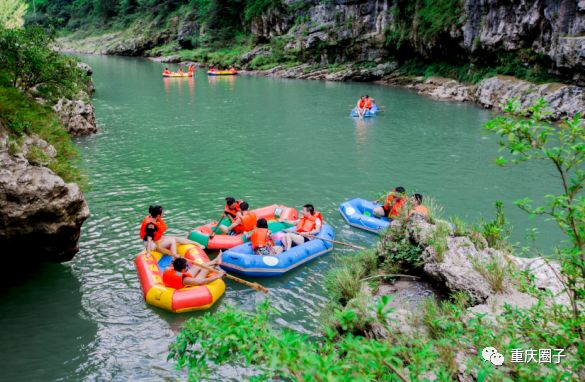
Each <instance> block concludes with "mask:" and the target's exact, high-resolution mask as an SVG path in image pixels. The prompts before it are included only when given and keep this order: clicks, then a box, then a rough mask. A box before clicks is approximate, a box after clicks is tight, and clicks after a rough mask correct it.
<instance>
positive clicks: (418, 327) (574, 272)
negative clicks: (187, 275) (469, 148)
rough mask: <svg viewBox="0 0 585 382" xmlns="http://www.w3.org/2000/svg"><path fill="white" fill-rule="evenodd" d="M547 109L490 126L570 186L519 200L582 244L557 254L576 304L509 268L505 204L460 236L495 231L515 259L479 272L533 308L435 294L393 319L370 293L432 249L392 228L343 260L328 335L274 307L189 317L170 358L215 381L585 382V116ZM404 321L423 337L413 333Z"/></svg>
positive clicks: (334, 280)
mask: <svg viewBox="0 0 585 382" xmlns="http://www.w3.org/2000/svg"><path fill="white" fill-rule="evenodd" d="M543 110H544V105H543V104H542V103H538V104H537V105H535V106H534V107H532V108H531V109H530V110H529V111H520V110H518V109H517V108H515V107H514V106H512V105H510V106H509V109H508V112H509V113H510V115H509V116H501V117H498V118H496V119H494V120H492V121H491V122H490V123H488V124H487V125H486V128H487V129H489V130H491V131H494V132H496V133H497V134H499V135H501V136H502V137H503V138H504V139H503V140H502V143H501V144H502V147H503V149H505V150H508V151H510V152H511V154H512V157H513V159H514V160H515V161H524V160H531V159H545V160H548V161H550V162H551V163H552V164H553V165H554V167H555V168H556V169H557V171H558V174H559V177H558V178H559V180H560V182H561V184H562V185H563V188H562V190H563V191H562V193H561V194H560V195H557V196H555V195H549V196H548V199H549V201H550V203H549V204H548V205H547V206H546V207H539V208H534V207H532V206H531V203H530V202H529V201H527V200H522V201H520V202H519V203H518V205H519V206H520V207H521V208H522V209H524V210H527V211H528V212H529V213H530V214H532V215H548V216H550V217H552V218H553V219H555V220H556V221H557V222H558V223H559V225H560V227H561V229H563V230H564V232H565V233H566V235H567V238H568V240H569V242H570V245H569V246H568V247H566V248H559V249H558V250H557V253H556V254H555V255H556V256H557V258H558V260H560V263H561V267H562V268H561V272H562V276H564V277H565V278H566V280H567V281H566V282H565V286H566V288H567V291H568V294H570V296H571V304H570V305H568V306H567V305H563V304H560V303H559V302H558V300H555V297H558V296H553V295H552V294H551V292H547V291H543V290H540V289H538V288H537V287H536V286H535V285H534V284H533V280H532V277H531V275H529V274H528V273H526V272H518V271H517V270H515V268H513V267H512V266H511V265H510V264H509V263H507V262H504V260H503V259H505V258H506V255H505V252H506V251H508V250H512V249H513V247H511V246H510V245H506V244H505V241H506V238H507V237H508V234H509V230H510V228H509V226H508V223H507V221H506V218H505V216H504V211H503V209H502V206H501V204H500V203H496V216H495V218H494V220H493V221H490V222H485V221H482V222H481V223H480V224H478V225H477V226H476V227H475V228H470V226H469V225H467V224H465V223H464V222H462V221H461V219H458V218H453V219H452V222H454V225H455V228H454V231H455V232H454V234H455V235H460V236H467V235H469V237H470V239H471V240H472V241H474V242H480V243H482V246H485V245H487V242H488V239H486V238H484V237H483V235H482V233H480V232H478V231H480V230H481V231H483V233H485V234H486V235H487V236H490V238H489V242H490V244H494V245H496V246H499V247H500V248H502V250H503V251H504V257H503V258H499V257H493V258H491V260H487V261H486V262H485V263H483V262H480V261H478V260H477V259H475V260H474V264H473V266H474V268H475V269H476V270H477V271H478V272H479V273H480V274H481V275H482V276H483V277H484V278H485V279H486V281H487V282H488V283H489V284H490V286H491V287H492V288H493V290H494V291H496V292H505V291H506V290H508V287H509V286H510V285H514V286H515V287H516V288H517V289H519V290H522V291H524V292H526V293H530V295H532V297H533V298H534V299H535V301H537V302H536V303H535V304H533V305H532V306H530V307H529V308H518V307H514V306H510V305H504V306H503V307H501V308H499V309H500V310H499V311H498V312H497V313H494V314H493V315H489V314H488V315H486V314H485V313H484V314H479V313H472V312H471V311H469V310H468V308H469V307H470V301H471V299H470V298H469V296H468V295H467V294H465V293H462V292H459V293H453V294H451V295H449V296H447V298H446V299H444V300H440V301H439V300H437V299H435V298H431V299H428V300H426V301H425V302H424V303H423V304H422V306H421V308H420V309H419V311H415V312H412V313H410V316H408V317H402V318H400V317H397V316H395V315H393V309H391V308H389V306H388V303H389V298H388V297H387V296H383V297H378V298H376V297H372V295H371V292H370V291H369V290H375V289H376V288H377V285H378V283H379V282H380V279H381V280H382V281H386V282H388V281H391V280H392V278H393V277H395V276H396V275H395V273H399V272H416V269H417V268H418V267H419V266H420V264H421V263H420V261H421V260H420V256H421V254H420V248H416V247H414V246H413V244H412V241H411V240H410V238H409V237H410V236H409V235H412V234H413V233H412V232H409V231H405V230H404V229H402V228H400V227H392V228H391V229H390V230H389V231H388V232H387V233H386V235H384V236H383V237H382V238H381V240H380V242H379V243H378V245H377V246H376V249H375V250H368V251H364V252H361V253H359V254H357V255H352V256H348V257H344V258H342V259H341V260H340V263H341V264H340V266H339V267H338V268H336V269H333V270H332V271H331V273H330V274H329V275H328V276H327V279H326V286H327V289H328V291H329V295H330V297H331V300H330V303H329V304H328V306H327V307H326V309H325V311H324V313H323V317H324V320H323V321H324V326H323V329H322V337H318V338H311V337H307V336H304V335H301V334H299V333H296V332H294V331H291V330H287V329H285V330H278V329H275V328H274V327H273V324H272V323H273V322H274V320H273V319H271V317H272V316H273V315H274V314H275V311H274V310H273V309H271V308H270V307H269V305H268V303H264V304H262V305H261V306H260V307H259V308H258V309H257V311H256V312H255V313H253V314H252V313H248V312H243V311H241V310H237V309H234V308H230V307H228V308H226V309H224V310H222V311H219V312H215V313H214V314H213V315H211V314H206V315H205V316H203V317H201V318H198V319H191V320H189V321H187V323H186V324H185V326H184V329H183V331H182V332H181V334H180V335H179V336H178V337H177V341H176V343H175V344H173V345H172V346H171V352H170V355H169V358H172V359H175V360H176V361H177V363H178V366H179V367H180V368H183V367H185V368H188V370H189V377H190V379H191V380H200V379H202V378H205V376H206V375H208V373H209V372H211V371H212V370H213V369H214V368H219V367H221V366H222V365H224V364H232V365H239V366H252V367H253V372H251V374H253V376H250V379H252V380H270V379H279V378H281V379H286V380H294V381H319V380H322V381H326V380H331V381H333V380H335V381H370V380H378V381H398V380H402V381H421V380H428V379H431V380H440V381H451V380H456V379H458V376H460V374H461V373H463V374H464V375H466V376H469V377H471V378H474V379H477V380H478V381H488V380H489V381H491V380H494V381H495V380H521V381H543V380H546V381H565V380H566V381H568V380H577V379H579V375H582V373H583V372H585V370H584V369H583V368H584V366H583V365H585V348H584V347H583V346H582V344H583V337H582V336H583V329H584V328H585V317H584V316H583V314H582V311H581V309H582V307H583V298H584V296H585V293H584V292H583V285H584V279H583V271H584V268H583V266H584V264H585V263H584V262H583V256H584V254H583V238H584V237H583V235H584V233H585V232H584V230H585V224H584V222H583V218H584V216H585V213H584V211H585V209H584V203H585V199H584V198H583V195H582V190H583V182H584V178H585V174H584V172H583V169H582V161H583V156H584V155H585V144H584V139H583V138H584V137H583V128H582V123H583V121H582V120H581V119H580V117H579V116H577V118H576V119H574V120H569V121H563V123H562V124H561V125H559V126H554V125H552V124H549V123H548V122H547V121H546V118H545V117H546V113H544V112H543ZM519 116H520V117H521V118H518V117H519ZM499 162H500V163H504V162H505V160H504V159H500V160H499ZM435 219H436V223H438V225H439V226H438V227H436V228H437V230H443V228H441V227H440V226H441V224H442V225H443V226H444V228H445V231H446V230H447V228H450V227H448V226H447V225H446V223H444V222H441V221H440V220H439V218H438V217H435ZM414 234H416V233H414ZM471 234H473V235H475V239H474V238H473V237H472V235H471ZM437 235H438V236H441V235H445V237H447V236H448V235H450V234H449V233H448V232H446V233H445V232H444V231H442V232H439V234H437ZM433 240H436V239H431V240H429V241H430V242H432V241H433ZM431 245H432V244H431ZM413 247H414V248H413ZM478 249H481V248H478ZM502 298H503V299H504V301H505V297H502ZM402 320H404V321H406V322H408V324H409V326H411V327H412V330H401V329H403V328H404V326H405V325H404V324H403V323H402ZM380 328H382V329H383V330H382V331H381V330H380ZM383 333H385V334H383ZM485 346H493V347H495V348H496V349H498V351H499V352H501V353H502V354H504V355H505V356H506V360H507V361H506V364H505V367H499V368H496V367H493V366H492V365H491V364H490V363H488V362H485V361H484V360H483V359H482V358H481V354H480V353H481V349H482V348H484V347H485ZM514 349H521V350H527V349H553V353H552V354H553V362H551V363H537V362H529V363H512V362H510V355H511V353H512V351H513V350H514ZM554 349H564V351H563V353H562V355H561V358H559V360H558V361H560V363H557V362H555V361H554V355H555V354H557V353H558V352H556V351H555V350H554Z"/></svg>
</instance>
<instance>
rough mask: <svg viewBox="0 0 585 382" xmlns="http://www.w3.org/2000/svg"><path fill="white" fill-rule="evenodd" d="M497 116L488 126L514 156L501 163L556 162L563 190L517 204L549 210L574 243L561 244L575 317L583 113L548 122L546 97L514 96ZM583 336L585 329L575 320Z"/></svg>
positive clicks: (581, 259) (582, 293)
mask: <svg viewBox="0 0 585 382" xmlns="http://www.w3.org/2000/svg"><path fill="white" fill-rule="evenodd" d="M504 112H505V115H502V116H499V117H497V118H495V119H493V120H491V121H490V122H488V123H487V124H486V125H485V128H486V129H487V130H489V131H492V132H494V133H496V134H498V135H499V136H500V137H501V140H500V141H499V145H500V147H501V150H505V151H507V152H508V153H509V155H510V156H511V158H509V159H508V158H504V157H503V156H502V157H499V158H498V159H497V163H498V164H500V165H505V164H507V163H516V164H517V163H521V162H525V161H529V160H542V161H545V162H547V163H549V164H551V165H552V167H553V169H554V170H555V172H556V175H557V180H558V182H559V185H560V190H561V192H560V193H557V194H548V195H546V196H545V198H546V199H547V203H546V205H544V206H538V207H534V206H533V201H532V200H530V199H528V198H525V199H522V200H518V201H517V202H516V204H517V205H518V206H519V207H520V208H521V209H522V210H524V211H526V212H528V213H529V214H531V215H545V216H548V217H550V218H551V219H552V220H553V221H555V222H556V223H557V224H558V226H559V227H560V229H561V230H562V231H563V232H564V233H565V235H566V236H567V238H568V239H569V243H570V245H569V246H568V247H564V248H557V249H556V253H557V257H558V258H559V259H560V261H561V270H562V273H563V275H564V276H565V277H566V280H567V281H566V283H565V287H566V290H567V294H568V295H569V298H570V300H571V307H572V310H573V316H574V318H575V322H577V321H578V318H579V316H580V315H581V312H582V310H583V304H584V303H585V285H584V283H585V248H584V247H585V197H584V196H583V188H584V187H585V169H584V168H583V164H584V163H583V162H584V161H585V126H583V120H582V119H581V115H580V114H577V115H575V116H574V117H573V118H571V119H565V120H563V121H561V123H559V124H553V123H552V122H551V121H550V118H549V117H550V113H549V112H548V111H547V105H546V103H545V101H544V100H543V99H540V100H538V101H537V102H536V103H535V104H534V105H533V106H531V107H529V108H528V109H526V110H522V109H520V107H519V103H518V102H515V101H510V102H509V103H508V104H507V106H506V108H505V109H504ZM576 330H578V331H579V335H580V337H581V339H583V333H582V328H581V326H579V325H576Z"/></svg>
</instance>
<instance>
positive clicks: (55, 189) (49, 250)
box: [0, 29, 97, 263]
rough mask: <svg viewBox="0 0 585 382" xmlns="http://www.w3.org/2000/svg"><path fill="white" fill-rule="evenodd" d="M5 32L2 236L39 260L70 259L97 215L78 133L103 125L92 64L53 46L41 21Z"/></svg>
mask: <svg viewBox="0 0 585 382" xmlns="http://www.w3.org/2000/svg"><path fill="white" fill-rule="evenodd" d="M0 39H1V40H2V43H3V46H4V47H5V51H4V52H3V54H4V56H3V58H4V59H5V60H6V62H9V63H10V65H7V67H4V68H1V69H0V168H1V170H0V189H2V193H0V214H1V215H2V217H3V218H2V219H1V221H0V243H1V244H2V246H3V248H5V249H6V250H7V251H8V253H12V254H16V253H26V254H28V255H29V256H30V257H31V260H32V261H33V262H63V261H68V260H71V259H72V258H73V256H74V255H75V254H76V253H77V251H78V250H79V244H78V241H79V236H80V233H81V225H82V224H83V222H84V221H85V219H87V217H88V216H89V209H88V206H87V203H86V202H85V199H84V197H83V193H82V189H83V188H84V187H85V186H86V185H87V183H86V180H85V177H84V175H83V174H82V172H81V170H80V168H79V154H78V151H77V148H76V146H75V144H74V143H73V142H72V137H76V136H83V135H89V134H93V133H95V132H96V131H97V127H96V122H95V116H94V109H93V106H92V105H91V102H90V94H91V93H92V92H93V85H92V83H91V68H90V67H89V66H87V65H85V64H82V63H79V62H78V61H77V60H74V59H71V58H67V57H63V56H61V55H59V54H57V53H55V52H53V51H52V50H50V49H49V48H48V45H49V43H50V42H51V40H50V38H47V37H46V36H45V35H44V31H41V30H39V29H27V30H20V31H16V32H10V31H3V32H2V34H0ZM31 41H32V42H33V43H32V44H31ZM22 68H24V70H23V71H22V72H21V70H22ZM20 260H22V258H21V257H19V256H7V258H6V262H7V263H13V262H16V261H20Z"/></svg>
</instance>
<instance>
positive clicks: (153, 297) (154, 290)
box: [134, 244, 225, 313]
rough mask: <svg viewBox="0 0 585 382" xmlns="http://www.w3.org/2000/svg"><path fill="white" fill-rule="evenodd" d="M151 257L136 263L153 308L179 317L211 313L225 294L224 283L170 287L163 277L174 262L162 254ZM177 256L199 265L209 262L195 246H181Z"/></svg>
mask: <svg viewBox="0 0 585 382" xmlns="http://www.w3.org/2000/svg"><path fill="white" fill-rule="evenodd" d="M150 253H151V254H152V256H150V257H149V256H148V255H147V254H146V252H142V253H140V254H139V255H138V256H137V257H136V259H135V260H134V265H135V266H136V271H137V272H138V278H139V279H140V285H141V286H142V291H143V292H144V300H145V301H146V302H147V303H149V304H150V305H153V306H156V307H159V308H162V309H165V310H168V311H171V312H175V313H181V312H190V311H192V310H201V309H208V308H210V307H211V306H212V305H213V304H215V302H216V301H217V300H219V298H220V297H221V296H222V295H223V293H224V292H225V283H224V282H223V280H222V279H217V280H214V281H212V282H210V283H209V284H206V285H200V286H188V287H184V288H182V289H173V288H169V287H166V286H165V285H164V284H163V281H162V274H163V272H164V271H165V269H166V268H167V267H168V266H170V264H171V261H172V260H173V258H172V257H171V256H167V255H163V254H162V253H159V252H154V251H151V252H150ZM177 253H178V254H179V255H181V256H184V257H185V258H187V259H189V260H191V261H193V262H195V263H197V262H199V263H202V262H207V261H209V258H208V257H207V255H206V254H205V252H204V251H203V250H202V249H201V248H199V247H197V246H195V245H192V244H188V245H179V246H178V248H177Z"/></svg>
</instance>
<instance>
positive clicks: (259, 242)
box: [246, 218, 282, 256]
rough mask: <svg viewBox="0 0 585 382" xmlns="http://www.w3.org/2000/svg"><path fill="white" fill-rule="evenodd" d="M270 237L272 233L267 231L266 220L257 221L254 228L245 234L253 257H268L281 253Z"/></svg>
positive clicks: (280, 248)
mask: <svg viewBox="0 0 585 382" xmlns="http://www.w3.org/2000/svg"><path fill="white" fill-rule="evenodd" d="M270 236H272V232H270V230H269V229H268V222H267V221H266V219H264V218H260V219H258V222H257V223H256V228H255V229H254V230H253V231H251V232H248V233H247V234H246V238H248V239H250V241H251V242H252V249H253V250H254V254H255V255H261V256H270V255H277V254H279V253H280V252H282V247H281V246H278V245H275V244H274V241H272V239H271V238H270Z"/></svg>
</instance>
